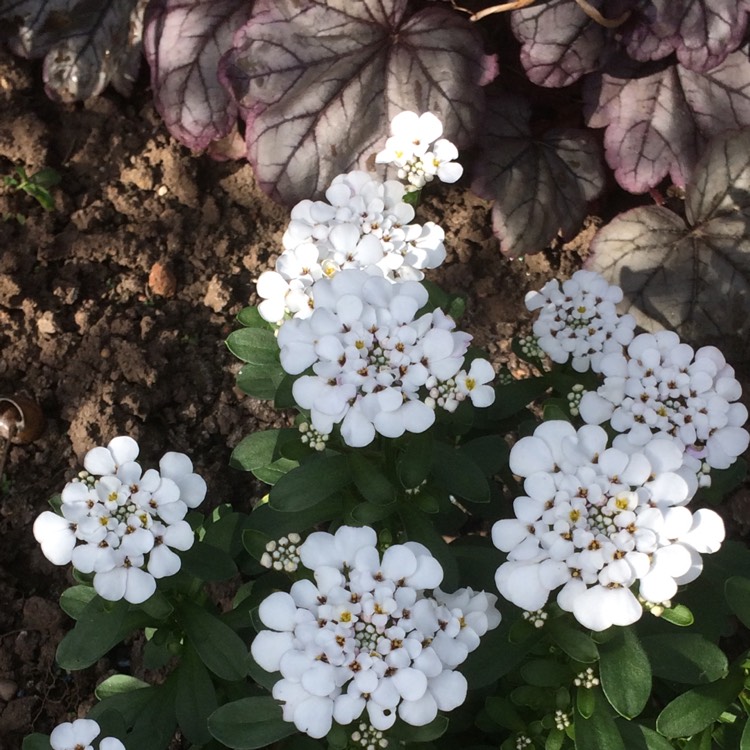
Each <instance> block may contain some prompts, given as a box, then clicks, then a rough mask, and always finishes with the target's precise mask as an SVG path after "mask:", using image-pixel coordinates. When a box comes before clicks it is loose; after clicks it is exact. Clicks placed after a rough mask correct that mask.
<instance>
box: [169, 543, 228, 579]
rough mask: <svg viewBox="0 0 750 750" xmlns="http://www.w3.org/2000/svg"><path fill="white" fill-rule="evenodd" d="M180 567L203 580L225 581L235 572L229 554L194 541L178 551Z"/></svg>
mask: <svg viewBox="0 0 750 750" xmlns="http://www.w3.org/2000/svg"><path fill="white" fill-rule="evenodd" d="M179 554H180V558H181V559H182V569H183V570H184V571H185V572H186V573H189V574H190V575H193V576H195V577H196V578H200V579H201V580H203V581H226V580H227V579H228V578H231V577H232V576H233V575H235V574H236V573H237V566H236V565H235V564H234V560H232V558H231V556H230V555H229V554H227V553H226V552H224V550H220V549H219V548H218V547H214V546H213V545H212V544H206V543H205V542H195V544H193V546H192V547H191V548H190V549H189V550H186V551H185V552H180V553H179Z"/></svg>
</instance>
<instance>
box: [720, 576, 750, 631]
mask: <svg viewBox="0 0 750 750" xmlns="http://www.w3.org/2000/svg"><path fill="white" fill-rule="evenodd" d="M724 596H726V598H727V602H728V604H729V607H730V609H731V610H732V612H734V614H735V615H737V617H738V618H739V619H740V622H742V624H743V625H744V626H745V627H746V628H750V579H747V578H744V577H743V576H732V577H731V578H730V579H729V580H728V581H727V582H726V583H725V584H724Z"/></svg>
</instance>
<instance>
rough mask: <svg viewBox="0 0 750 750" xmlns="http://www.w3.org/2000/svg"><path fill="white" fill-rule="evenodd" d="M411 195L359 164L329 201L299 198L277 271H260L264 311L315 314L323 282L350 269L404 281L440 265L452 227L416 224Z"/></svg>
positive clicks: (273, 315)
mask: <svg viewBox="0 0 750 750" xmlns="http://www.w3.org/2000/svg"><path fill="white" fill-rule="evenodd" d="M403 197H404V188H403V186H402V185H401V184H400V183H398V182H396V181H395V180H389V181H387V182H382V181H381V180H379V179H377V178H375V177H373V176H372V175H370V174H368V173H367V172H362V171H353V172H348V173H346V174H341V175H338V176H337V177H336V178H334V180H333V182H332V183H331V186H330V187H329V188H328V190H327V191H326V199H327V202H324V201H310V200H303V201H301V202H300V203H298V204H297V205H296V206H295V207H294V208H293V209H292V214H291V222H290V223H289V226H288V227H287V230H286V232H285V233H284V236H283V237H282V244H283V245H284V252H283V253H282V254H281V255H280V256H279V258H278V260H277V262H276V267H275V270H273V271H265V272H264V273H262V274H261V275H260V277H259V278H258V282H257V292H258V296H259V297H261V298H262V299H263V301H262V302H261V303H260V305H259V306H258V310H259V312H260V314H261V317H262V318H264V319H265V320H268V321H270V322H272V323H276V324H280V323H281V322H282V321H283V320H284V319H285V318H288V317H292V318H306V317H309V316H310V314H311V312H312V309H313V300H312V287H313V285H314V284H315V282H316V281H318V280H319V279H321V278H330V277H332V276H334V275H335V274H337V273H339V272H340V271H342V270H344V269H361V270H364V271H366V272H367V273H369V274H371V275H375V276H381V277H384V278H386V279H388V280H389V281H391V282H397V281H419V280H421V279H422V278H423V277H424V273H423V270H424V269H426V268H436V267H437V266H439V265H440V264H441V263H442V262H443V260H445V246H444V244H443V241H444V239H445V232H443V230H442V229H441V228H440V227H439V226H438V225H437V224H434V223H433V222H427V223H426V224H424V225H422V224H416V223H411V222H412V220H413V219H414V208H413V207H412V206H411V205H409V204H408V203H405V202H404V200H403Z"/></svg>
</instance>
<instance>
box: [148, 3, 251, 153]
mask: <svg viewBox="0 0 750 750" xmlns="http://www.w3.org/2000/svg"><path fill="white" fill-rule="evenodd" d="M251 11H252V0H152V1H151V3H150V5H149V7H148V11H147V13H146V21H145V33H144V39H143V43H144V51H145V53H146V59H147V60H148V63H149V66H150V67H151V87H152V89H153V91H154V101H155V104H156V109H157V110H158V112H159V114H160V115H161V116H162V118H163V119H164V122H165V124H166V126H167V128H168V129H169V132H170V133H172V135H173V136H174V137H175V138H177V139H178V140H179V141H181V142H182V143H184V144H185V145H186V146H188V147H189V148H193V149H203V148H206V146H208V145H209V144H210V143H211V142H212V141H215V140H218V139H219V138H223V137H224V136H225V135H227V134H228V133H229V132H230V131H231V130H232V129H233V128H234V127H235V125H236V124H237V105H236V103H235V102H234V100H233V99H232V96H231V94H230V93H229V91H228V90H227V89H226V88H225V87H224V86H223V85H222V84H221V83H220V82H219V79H218V75H217V71H218V65H219V59H220V58H221V56H222V55H223V54H224V53H225V52H227V51H228V50H229V49H230V48H231V46H232V37H233V35H234V33H235V31H237V29H238V28H239V27H240V26H242V24H244V23H246V22H247V20H248V19H249V18H250V13H251Z"/></svg>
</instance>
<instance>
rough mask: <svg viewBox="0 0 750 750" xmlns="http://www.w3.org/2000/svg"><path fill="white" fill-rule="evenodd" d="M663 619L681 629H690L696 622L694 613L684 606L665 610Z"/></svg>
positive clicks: (680, 605)
mask: <svg viewBox="0 0 750 750" xmlns="http://www.w3.org/2000/svg"><path fill="white" fill-rule="evenodd" d="M661 619H662V620H666V621H667V622H671V623H672V625H677V627H680V628H688V627H690V626H691V625H692V624H693V623H694V622H695V618H694V617H693V613H692V612H691V611H690V610H689V609H688V608H687V607H686V606H685V605H684V604H678V605H676V606H674V607H671V608H670V609H665V610H664V612H662V614H661Z"/></svg>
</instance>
